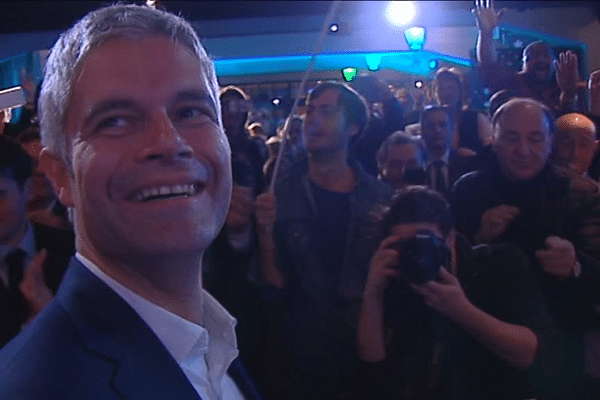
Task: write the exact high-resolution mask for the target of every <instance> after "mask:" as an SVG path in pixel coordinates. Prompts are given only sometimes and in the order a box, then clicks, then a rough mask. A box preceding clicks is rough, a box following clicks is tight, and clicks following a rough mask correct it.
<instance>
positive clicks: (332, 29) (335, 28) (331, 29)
mask: <svg viewBox="0 0 600 400" xmlns="http://www.w3.org/2000/svg"><path fill="white" fill-rule="evenodd" d="M339 30H340V25H339V24H336V23H333V24H331V25H329V32H333V33H335V32H337V31H339Z"/></svg>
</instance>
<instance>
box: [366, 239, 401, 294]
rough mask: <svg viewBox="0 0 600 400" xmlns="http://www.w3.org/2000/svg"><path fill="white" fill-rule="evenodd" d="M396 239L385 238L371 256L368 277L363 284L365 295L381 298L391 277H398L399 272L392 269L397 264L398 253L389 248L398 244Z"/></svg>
mask: <svg viewBox="0 0 600 400" xmlns="http://www.w3.org/2000/svg"><path fill="white" fill-rule="evenodd" d="M398 240H399V239H398V238H397V237H395V236H390V237H387V238H385V239H384V240H383V241H382V242H381V244H380V245H379V248H378V249H377V251H376V252H375V254H373V257H372V258H371V263H370V265H369V275H368V276H367V283H366V284H365V290H364V294H365V295H376V296H383V293H384V291H385V288H386V287H387V285H388V282H389V278H390V277H391V276H398V275H399V274H400V272H399V271H398V269H396V268H394V267H395V266H396V264H398V257H399V253H398V251H397V250H394V249H392V248H390V245H392V244H393V243H396V242H398Z"/></svg>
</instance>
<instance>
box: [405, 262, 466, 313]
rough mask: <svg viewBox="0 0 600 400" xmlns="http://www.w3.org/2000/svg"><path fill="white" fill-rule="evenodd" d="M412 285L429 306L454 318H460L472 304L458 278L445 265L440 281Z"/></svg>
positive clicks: (441, 270)
mask: <svg viewBox="0 0 600 400" xmlns="http://www.w3.org/2000/svg"><path fill="white" fill-rule="evenodd" d="M411 287H412V288H413V290H415V291H416V292H417V293H419V294H420V295H421V296H423V300H425V303H427V305H428V306H429V307H431V308H433V309H434V310H436V311H438V312H440V313H442V314H444V315H446V316H448V317H450V318H451V319H453V320H459V319H460V315H461V313H464V312H465V311H466V310H467V309H468V307H470V306H472V304H471V302H469V300H468V299H467V296H465V293H464V291H463V288H462V286H461V285H460V282H459V281H458V279H457V278H456V277H455V276H454V275H452V274H451V273H450V272H448V271H447V270H446V269H445V268H443V267H441V268H440V279H439V280H438V281H429V282H427V283H424V284H423V285H414V284H411Z"/></svg>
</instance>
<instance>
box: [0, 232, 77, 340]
mask: <svg viewBox="0 0 600 400" xmlns="http://www.w3.org/2000/svg"><path fill="white" fill-rule="evenodd" d="M32 227H33V235H34V237H35V243H36V251H40V250H41V249H46V250H48V255H47V256H46V261H45V262H44V265H43V268H44V278H45V281H46V285H48V287H49V288H50V289H51V290H52V292H53V293H56V290H57V289H58V285H59V284H60V281H61V279H62V276H63V275H64V273H65V270H66V269H67V265H69V260H70V259H71V257H72V256H73V254H75V236H74V234H73V231H72V230H69V229H62V228H54V227H50V226H44V225H38V224H32ZM27 314H28V311H27V307H26V302H25V299H24V298H23V296H22V295H21V294H20V292H14V293H9V291H8V290H7V289H6V288H5V287H4V286H3V285H0V348H1V347H2V346H4V345H5V344H6V343H7V342H8V341H9V340H10V339H12V338H13V337H14V336H16V335H17V334H18V333H19V332H20V331H21V325H22V324H23V323H24V322H25V320H26V319H27Z"/></svg>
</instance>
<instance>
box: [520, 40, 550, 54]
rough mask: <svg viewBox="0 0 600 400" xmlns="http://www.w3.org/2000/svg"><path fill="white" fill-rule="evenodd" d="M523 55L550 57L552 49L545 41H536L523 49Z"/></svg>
mask: <svg viewBox="0 0 600 400" xmlns="http://www.w3.org/2000/svg"><path fill="white" fill-rule="evenodd" d="M525 56H526V57H527V56H549V57H552V50H551V49H550V48H549V47H548V46H547V45H546V44H545V43H536V44H534V45H532V46H530V47H528V48H526V49H525Z"/></svg>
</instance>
